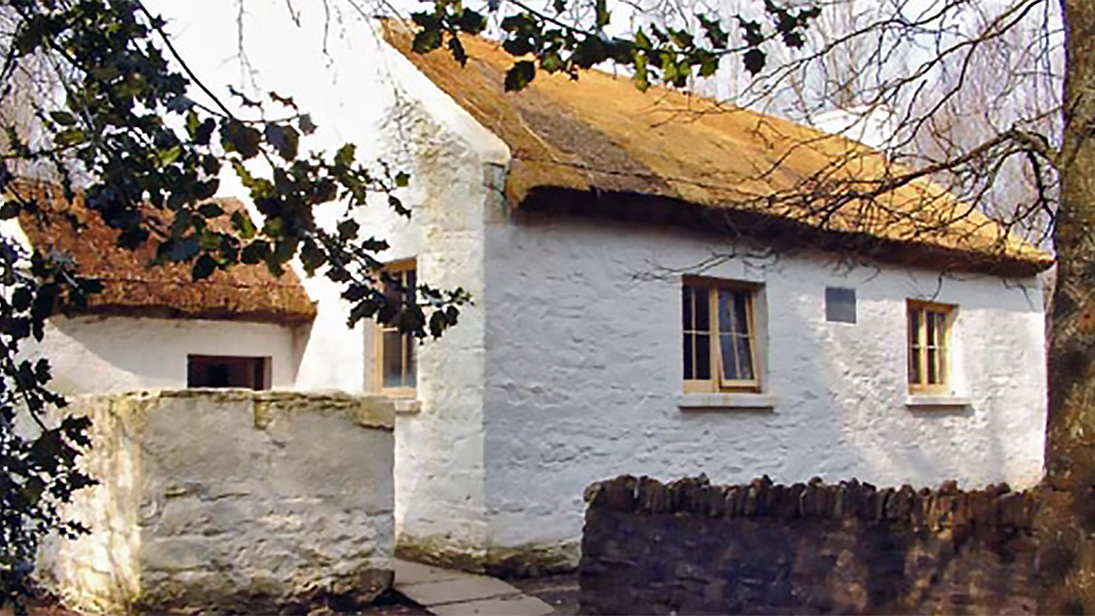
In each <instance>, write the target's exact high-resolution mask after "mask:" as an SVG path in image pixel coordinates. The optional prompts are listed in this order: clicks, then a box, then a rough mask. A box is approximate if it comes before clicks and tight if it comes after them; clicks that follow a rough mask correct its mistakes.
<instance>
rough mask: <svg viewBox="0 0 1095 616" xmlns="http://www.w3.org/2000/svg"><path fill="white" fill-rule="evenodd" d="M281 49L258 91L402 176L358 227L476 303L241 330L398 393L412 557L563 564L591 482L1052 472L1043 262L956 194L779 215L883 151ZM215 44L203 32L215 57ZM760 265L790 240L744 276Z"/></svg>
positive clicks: (910, 190)
mask: <svg viewBox="0 0 1095 616" xmlns="http://www.w3.org/2000/svg"><path fill="white" fill-rule="evenodd" d="M228 21H231V20H228ZM209 22H210V23H216V22H217V20H209ZM226 23H228V22H226ZM233 23H234V22H233ZM271 32H273V31H272V30H266V31H264V34H263V38H260V39H259V40H258V42H256V43H253V44H255V45H258V46H260V48H258V49H256V51H255V53H254V54H253V55H252V58H262V59H265V61H268V62H270V66H271V67H276V68H277V70H270V71H268V72H267V73H266V74H267V75H270V76H273V77H272V79H273V80H275V81H276V80H285V81H286V83H284V84H270V86H271V87H275V86H276V87H277V88H278V89H279V90H284V91H286V92H292V93H293V94H294V96H295V97H296V100H297V102H298V104H300V105H301V107H302V108H305V109H309V110H310V111H312V112H313V115H314V117H316V118H317V121H318V123H319V124H320V126H321V129H320V132H319V133H318V135H317V137H318V138H320V139H327V140H328V141H329V142H330V143H333V144H338V143H341V142H342V141H344V140H348V141H355V142H357V143H359V144H360V145H362V146H363V149H366V148H369V147H371V148H372V149H371V150H369V151H371V152H375V154H376V155H377V156H380V157H383V158H385V159H387V160H390V161H394V162H395V163H396V164H401V165H403V166H404V168H405V169H407V170H408V171H410V172H411V173H412V177H413V180H412V185H411V187H410V188H409V189H408V194H407V195H406V196H405V199H404V200H405V202H406V203H408V204H411V205H412V206H413V209H414V216H413V218H412V219H411V220H410V221H407V220H405V219H402V218H400V217H398V216H396V215H395V214H394V213H392V212H390V211H388V210H386V209H383V208H375V209H369V210H367V211H362V212H361V213H360V217H361V222H362V223H363V225H365V228H367V229H368V230H369V231H370V232H372V233H374V234H375V235H376V236H378V237H384V238H386V239H388V241H389V242H390V244H391V249H390V250H389V251H388V253H387V254H386V258H387V259H388V260H389V261H390V268H391V269H392V270H393V271H398V272H401V273H402V274H401V275H403V276H405V277H406V279H407V280H408V281H409V280H411V279H412V278H415V279H417V280H422V281H426V282H428V283H430V284H431V285H433V286H436V287H441V288H454V287H457V286H461V287H463V288H465V289H467V290H468V291H470V293H471V294H472V296H473V297H474V299H475V304H474V306H471V307H468V308H467V309H465V311H464V312H463V314H462V316H461V319H460V324H459V326H457V327H456V328H455V329H453V330H452V331H450V332H449V333H447V334H446V335H445V336H444V338H443V339H441V340H439V341H434V342H427V343H425V344H424V345H421V346H417V345H414V344H409V343H408V341H407V340H406V339H405V338H404V337H402V336H400V335H398V333H396V332H393V331H385V329H384V328H382V327H372V326H361V327H359V329H358V330H356V331H355V332H353V333H352V334H348V333H347V331H346V330H345V327H344V325H342V324H343V323H344V319H345V313H344V308H343V307H342V306H341V304H340V303H339V300H338V299H337V290H335V289H333V288H331V287H330V286H329V285H328V284H327V283H326V282H324V281H322V280H312V281H305V282H304V285H305V287H306V288H307V291H308V295H309V296H310V297H311V299H312V300H317V301H318V309H317V313H316V316H315V319H314V321H313V322H312V324H311V326H310V327H308V326H305V327H296V328H295V329H294V328H292V327H287V326H286V325H285V324H278V323H274V324H270V323H266V324H260V325H251V324H249V323H241V324H240V325H239V326H238V327H237V326H236V325H234V324H227V323H224V324H223V325H224V327H226V328H228V329H227V330H224V331H231V332H237V331H238V332H245V331H250V330H252V329H253V328H255V327H266V328H268V331H267V332H266V333H265V334H262V336H261V337H263V338H265V339H267V342H269V341H271V340H274V339H275V338H278V337H279V336H283V339H284V340H285V341H286V342H284V343H283V344H282V348H283V352H284V349H288V348H292V349H293V351H292V355H291V356H292V357H293V358H294V359H293V360H292V362H295V363H292V365H293V366H294V368H293V369H292V370H291V371H290V373H293V374H295V378H287V380H284V381H282V380H279V378H278V376H277V375H278V374H279V371H278V369H277V365H278V364H277V363H276V362H275V363H274V368H273V373H274V377H273V379H272V385H273V386H274V387H283V388H297V389H313V388H325V387H338V388H341V389H345V390H351V391H360V390H365V391H375V392H382V393H385V394H388V395H391V396H393V397H397V398H399V399H400V400H401V401H402V402H401V404H400V408H401V409H402V411H403V412H402V413H401V414H399V415H398V416H397V421H396V428H395V436H396V464H395V474H396V477H395V481H396V488H395V489H396V524H397V532H398V537H399V539H398V541H399V544H400V546H401V548H402V549H403V550H404V552H405V553H407V554H417V555H421V556H423V557H427V558H434V559H437V560H447V561H450V562H458V563H462V564H463V565H465V566H469V567H487V568H505V567H510V568H518V569H521V568H530V567H537V568H542V567H558V566H568V565H573V564H574V563H575V562H576V558H577V555H578V540H579V537H580V534H581V525H582V511H583V503H582V492H583V489H584V488H585V487H586V486H587V485H589V484H590V483H591V482H593V481H596V480H599V479H603V478H606V477H612V476H615V475H618V474H621V473H632V474H649V475H652V476H656V477H659V478H673V477H678V476H682V475H695V474H698V473H701V472H704V473H706V474H707V475H708V476H709V477H711V478H712V479H713V480H715V481H718V482H737V481H747V480H749V479H752V478H753V477H756V476H758V475H761V474H768V475H769V476H771V477H772V478H773V479H775V480H777V481H781V482H788V481H797V480H804V479H808V478H810V477H812V476H815V475H820V476H822V477H824V478H826V479H827V480H839V479H842V478H849V477H858V478H859V479H861V480H865V481H869V482H873V483H876V484H899V483H903V482H909V483H912V484H914V485H924V484H938V483H939V482H940V481H942V480H944V479H948V478H957V479H959V480H960V481H961V482H963V483H964V484H967V485H971V486H974V485H983V484H987V483H991V482H998V481H1008V482H1009V483H1011V484H1012V485H1014V486H1027V485H1031V484H1033V483H1034V482H1036V481H1037V480H1038V478H1039V477H1040V474H1041V467H1042V444H1043V439H1044V423H1045V393H1046V392H1045V389H1046V386H1045V351H1044V343H1043V340H1044V332H1043V329H1044V325H1043V312H1044V307H1043V304H1042V293H1041V288H1040V283H1039V281H1038V279H1037V278H1036V274H1038V273H1039V272H1041V271H1043V270H1044V269H1046V268H1047V267H1048V266H1049V265H1050V264H1051V261H1052V259H1051V257H1050V256H1049V255H1047V254H1045V253H1043V252H1040V251H1038V250H1036V249H1034V248H1032V247H1030V246H1027V245H1025V244H1023V243H1022V242H1020V241H1018V240H1015V239H1014V238H1011V237H1009V236H1008V235H1007V234H1006V233H1004V232H1003V231H1002V230H1000V229H999V228H997V227H996V226H995V225H993V224H992V223H991V222H989V221H988V220H987V219H985V218H984V217H983V216H981V215H980V214H979V213H977V212H974V211H968V210H966V209H964V208H963V207H962V206H961V204H958V203H956V202H955V201H954V200H953V199H952V198H951V197H950V196H949V195H947V194H946V193H945V192H943V191H942V190H940V189H939V188H937V187H934V186H932V185H930V184H928V183H914V184H911V185H908V186H905V187H902V188H900V189H898V190H895V191H893V192H891V193H888V194H885V195H882V196H881V197H880V199H879V200H878V201H877V202H875V203H873V204H863V203H858V202H851V203H849V205H848V206H847V207H845V208H843V209H841V210H840V211H838V212H836V213H835V214H834V215H832V216H830V217H828V218H826V219H820V218H817V217H813V216H811V215H810V214H809V211H808V208H805V209H804V208H803V207H802V205H801V204H798V205H796V204H795V203H794V202H781V203H778V204H776V206H775V207H773V206H772V204H770V203H767V202H766V200H765V199H764V197H765V196H766V195H770V194H772V193H773V192H774V191H779V190H784V189H787V188H790V187H792V186H795V185H796V184H797V183H798V182H800V181H801V180H802V179H804V178H806V177H808V176H810V175H812V174H813V172H815V171H816V170H818V169H822V168H826V167H829V168H830V169H831V171H832V172H833V173H834V174H835V175H836V177H856V178H859V179H862V180H865V181H868V182H869V181H870V180H872V179H875V178H877V177H878V175H879V173H880V170H881V168H882V165H883V163H884V161H882V159H881V158H880V157H878V156H877V155H875V154H873V153H871V152H868V151H866V150H864V149H863V148H862V147H861V146H858V145H857V144H854V143H852V142H849V141H846V140H843V139H839V138H835V137H824V136H822V135H820V134H818V133H815V132H812V131H810V130H808V129H805V128H803V127H800V126H796V125H794V124H791V123H788V122H786V121H782V120H779V119H776V118H771V117H767V116H763V115H760V114H756V113H752V112H749V111H745V110H740V109H726V108H721V107H716V106H715V105H713V104H712V103H710V102H708V101H705V100H703V99H700V98H697V97H686V96H684V95H682V94H679V93H676V92H670V91H666V90H662V89H657V88H654V89H652V90H651V91H650V92H647V93H646V94H643V93H640V92H639V91H637V90H636V89H635V88H634V87H633V86H632V85H631V83H630V81H629V80H627V79H624V78H614V77H611V76H609V75H606V74H603V73H597V72H583V73H582V75H581V78H580V79H579V80H578V81H570V80H569V79H567V78H566V77H562V76H555V77H551V76H547V75H543V74H541V75H538V76H537V77H536V79H535V81H533V82H532V84H531V86H530V87H529V88H528V89H526V90H525V91H522V92H521V93H519V94H505V93H503V91H502V78H503V75H504V72H505V69H506V68H507V67H508V66H509V64H510V63H511V62H512V59H511V58H509V57H508V56H506V55H505V54H504V53H502V52H501V51H500V50H499V49H498V48H497V47H496V46H495V45H493V44H492V43H489V42H486V41H483V40H476V39H468V40H466V41H465V45H466V47H467V49H468V51H469V55H470V56H471V59H470V60H469V62H468V64H467V66H466V67H463V68H461V67H459V66H458V65H457V64H456V63H455V62H453V61H452V60H451V58H449V57H448V56H446V55H445V54H444V52H436V53H434V54H431V55H426V56H418V55H415V54H411V53H410V52H409V51H408V47H409V34H408V33H406V32H403V31H401V30H400V29H399V28H398V27H394V28H392V29H391V31H390V32H389V33H388V34H386V35H383V36H377V37H374V38H371V39H370V38H369V37H367V36H364V35H363V36H361V37H356V38H355V37H343V38H341V39H339V40H337V41H335V40H333V39H332V41H331V48H330V49H329V48H327V47H325V48H324V49H323V50H322V54H327V53H331V54H332V55H334V56H338V57H340V58H346V57H352V58H357V59H358V61H359V65H360V67H361V68H360V70H359V71H356V72H353V73H352V74H348V73H342V74H341V75H340V79H339V80H337V81H335V80H331V79H329V78H328V77H326V76H325V74H324V72H323V71H322V70H320V69H318V68H316V67H321V66H326V63H325V61H322V59H323V58H325V57H326V56H325V55H321V53H320V51H319V50H318V49H316V50H308V49H302V48H299V47H297V46H286V45H284V40H285V39H284V37H278V36H274V35H273V34H271ZM360 34H364V32H361V33H360ZM216 38H217V37H213V36H212V35H210V34H208V33H206V32H205V31H204V30H203V32H202V37H201V40H202V41H207V40H213V39H216ZM266 39H269V41H268V43H269V44H267V45H266V46H265V47H261V46H262V45H264V44H265V43H264V42H263V41H264V40H266ZM195 40H196V39H195ZM225 40H228V39H225ZM232 40H234V39H232ZM184 43H185V39H184ZM325 44H326V43H325ZM313 52H314V55H315V58H316V61H315V62H314V63H309V62H308V59H309V58H311V57H312V56H311V55H310V54H312V53H313ZM343 66H344V65H343ZM294 67H298V69H300V70H296V69H294ZM301 67H304V68H301ZM260 68H261V67H260ZM290 81H291V82H292V83H289V82H290ZM293 84H296V85H295V86H294V85H293ZM283 86H284V87H283ZM324 131H326V132H324ZM849 153H851V154H853V155H852V156H851V157H848V156H846V155H847V154H849ZM839 161H845V162H844V163H839ZM848 161H854V163H849V162H848ZM776 163H778V164H776ZM834 163H837V164H834ZM816 188H820V187H816ZM758 197H760V199H758ZM762 202H763V203H764V207H759V204H761V203H762ZM914 223H915V224H914ZM924 223H929V224H927V225H925V224H924ZM932 223H934V224H932ZM758 247H760V248H761V249H763V248H765V247H777V248H779V249H780V250H778V251H777V255H778V256H777V257H775V258H755V255H753V254H752V253H754V252H756V249H757V248H758ZM849 255H855V257H856V258H855V260H849V259H848V258H847V257H848V256H849ZM697 266H702V267H697ZM169 303H170V302H169ZM293 305H294V306H295V305H298V304H296V303H295V301H294V303H293ZM296 312H298V313H299V314H301V315H303V314H304V313H306V312H307V310H306V309H304V308H303V307H302V308H301V309H300V310H298V311H296ZM110 319H111V317H108V318H107V319H106V322H110ZM241 320H242V319H241ZM119 323H121V321H119ZM103 327H107V326H106V325H104V326H103ZM128 327H130V326H129V325H118V326H117V329H120V330H122V331H123V332H124V331H125V330H126V328H128ZM187 327H190V325H187ZM218 327H220V325H218ZM269 328H273V329H269ZM277 328H283V329H284V330H286V331H285V332H284V335H283V334H282V333H279V332H282V331H283V330H282V329H277ZM289 329H291V330H292V332H289V331H288V330H289ZM116 335H117V334H115V335H112V337H115V336H116ZM231 336H232V337H229V335H221V336H217V337H219V338H221V340H220V342H222V343H224V344H226V345H229V346H230V347H232V348H233V349H234V348H235V346H236V345H239V347H240V349H241V350H238V351H236V350H232V352H231V353H230V354H232V355H250V354H263V353H267V351H245V350H242V349H243V346H244V344H245V341H246V340H247V339H248V338H247V337H246V336H244V335H243V334H242V333H241V334H239V336H238V337H237V336H236V335H235V334H234V333H233V334H231ZM115 339H116V340H120V339H121V338H115ZM289 340H292V341H293V342H292V343H290V342H288V341H289ZM85 346H86V345H85ZM89 348H90V347H89ZM101 348H104V349H107V350H104V351H101V352H95V351H90V352H89V355H91V356H95V357H96V358H98V359H102V360H104V361H105V362H106V363H112V362H117V361H129V362H132V361H133V359H132V358H134V357H139V356H140V355H139V352H141V351H142V350H141V349H136V348H134V349H133V350H132V352H131V353H132V355H127V356H126V357H125V358H119V359H114V358H112V357H111V356H109V355H108V351H109V352H112V350H113V349H115V348H117V345H116V344H115V343H114V342H111V341H109V340H108V341H106V344H105V345H104V346H102V347H101ZM77 351H78V352H80V353H84V352H85V351H84V349H82V348H79V347H77ZM67 352H68V351H64V350H62V349H60V348H58V349H57V350H56V351H55V354H57V355H58V356H61V355H63V354H64V353H67ZM188 352H189V351H188ZM197 352H198V351H195V353H197ZM201 353H203V354H218V353H228V351H224V350H205V351H201ZM269 354H271V355H272V356H273V352H269ZM294 371H295V372H294ZM178 374H180V373H178V372H176V379H175V382H176V383H178V382H181V378H179V377H178ZM287 374H289V373H287ZM100 383H101V381H96V382H94V383H91V384H90V386H92V387H97V386H98V385H99V384H100Z"/></svg>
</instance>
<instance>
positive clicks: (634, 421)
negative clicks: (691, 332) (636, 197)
mask: <svg viewBox="0 0 1095 616" xmlns="http://www.w3.org/2000/svg"><path fill="white" fill-rule="evenodd" d="M487 246H488V253H487V289H488V291H489V294H488V296H487V297H486V301H485V306H486V311H487V315H488V317H487V324H488V328H487V348H488V349H490V352H489V353H488V356H487V370H486V374H487V393H486V406H485V410H484V414H485V421H486V430H487V435H486V446H485V455H486V467H487V515H488V520H489V533H490V542H491V544H492V545H498V546H505V547H516V546H544V545H559V544H568V545H571V546H572V547H575V542H576V540H577V539H578V537H579V536H580V533H581V527H582V510H583V504H582V491H583V489H584V488H585V487H586V486H587V485H589V484H590V483H591V482H592V481H595V480H599V479H604V478H606V477H612V476H616V475H619V474H623V473H631V474H635V475H640V474H648V475H651V476H654V477H658V478H663V479H669V478H676V477H680V476H686V475H697V474H699V473H701V472H704V473H707V475H708V476H709V477H711V479H712V480H713V481H717V482H742V481H748V480H750V479H752V478H754V477H756V476H759V475H761V474H768V475H770V476H771V477H772V478H773V479H774V480H776V481H779V482H792V481H797V480H804V479H808V478H810V477H812V476H815V475H819V476H821V477H823V478H825V479H826V480H829V481H835V480H838V479H844V478H850V477H858V478H859V479H861V480H864V481H869V482H872V483H875V484H879V485H895V484H901V483H904V482H909V483H911V484H913V485H916V486H921V485H938V483H939V482H940V481H942V480H944V479H947V478H957V479H959V480H960V482H961V483H962V484H963V485H964V486H970V487H975V486H981V485H984V484H987V483H990V482H995V481H1008V482H1009V483H1011V484H1012V486H1016V487H1023V486H1029V485H1032V484H1033V483H1035V482H1036V481H1037V480H1038V478H1039V477H1040V474H1041V466H1042V458H1041V452H1042V443H1043V439H1044V424H1045V369H1044V359H1045V357H1044V346H1043V345H1044V338H1043V319H1042V295H1041V291H1040V289H1039V288H1038V287H1037V283H1036V281H1034V280H1026V281H1023V283H1024V284H1025V285H1026V288H1025V289H1024V288H1021V287H1019V286H1016V285H1014V284H1013V285H1010V286H1009V285H1005V284H1004V282H1003V281H1001V280H999V279H994V278H991V277H975V276H967V277H963V278H961V279H959V278H953V277H948V278H942V279H941V278H940V277H939V276H938V274H935V273H931V272H913V271H909V270H906V269H898V268H891V267H880V268H855V269H852V270H850V271H848V270H846V269H843V268H840V267H837V266H836V265H835V264H832V263H826V262H824V261H821V260H816V259H809V258H805V257H784V258H782V259H780V260H779V261H778V262H776V263H767V265H766V266H764V267H754V268H750V267H747V266H746V265H745V264H744V262H743V260H741V259H740V258H739V259H732V260H731V261H729V262H727V263H722V264H719V265H716V266H715V267H713V268H712V269H710V270H709V271H707V272H705V274H706V275H710V276H715V277H720V278H727V279H733V280H748V281H756V282H761V283H764V285H765V286H764V291H763V299H764V302H763V304H764V305H763V306H762V307H761V310H759V312H760V313H761V314H758V317H759V318H760V319H761V320H762V321H766V323H767V340H766V342H765V343H762V344H766V346H767V357H768V359H767V377H768V378H767V381H766V383H767V384H766V386H765V390H766V391H767V392H770V393H771V394H773V395H774V396H775V399H776V403H775V409H774V410H773V411H768V412H764V411H745V410H732V409H723V410H711V411H702V412H696V411H682V410H680V409H679V408H678V407H677V396H678V395H679V394H680V392H681V330H680V328H681V317H680V302H681V299H680V284H681V281H680V277H679V274H677V275H673V274H666V275H665V276H664V277H662V278H661V279H654V280H644V279H643V278H644V277H645V278H649V276H644V275H649V274H651V273H657V272H658V268H659V267H662V268H666V267H668V268H674V267H676V268H681V267H692V266H696V265H697V264H699V263H700V262H702V261H703V260H704V259H705V258H707V257H709V256H710V255H711V254H712V253H713V252H715V251H718V250H720V247H719V246H718V245H717V244H715V243H713V240H712V239H711V236H706V237H704V236H699V235H690V234H687V233H685V232H679V231H678V232H673V231H669V230H660V231H659V230H655V229H652V228H650V227H642V226H638V225H627V224H620V223H604V222H596V221H590V220H576V219H565V218H561V217H555V218H554V219H547V218H544V217H538V216H524V217H522V218H521V219H520V220H519V222H517V223H516V224H513V225H508V226H492V227H490V228H489V229H488V231H487ZM721 249H722V250H723V251H724V252H725V250H726V247H725V246H722V247H721ZM756 264H757V265H764V264H765V262H757V263H756ZM827 285H830V286H844V287H853V288H855V289H856V293H857V300H858V323H857V324H854V325H850V324H845V323H828V322H826V321H825V316H824V315H825V312H824V293H825V287H826V286H827ZM933 297H934V298H935V299H936V300H937V301H939V302H944V303H952V304H957V305H958V312H957V322H956V324H955V328H954V339H953V346H954V349H953V358H954V360H955V361H954V363H955V365H954V368H953V369H954V373H955V375H956V377H957V378H956V381H957V382H958V383H957V392H956V393H958V394H960V395H965V396H968V397H969V398H970V399H971V400H972V406H971V408H970V409H967V410H950V411H948V410H940V409H935V410H912V409H910V408H907V407H906V406H905V401H906V382H905V378H906V376H905V356H906V352H905V335H906V334H905V332H906V315H905V300H906V298H925V299H927V298H933ZM765 312H766V315H765V314H763V313H765Z"/></svg>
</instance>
